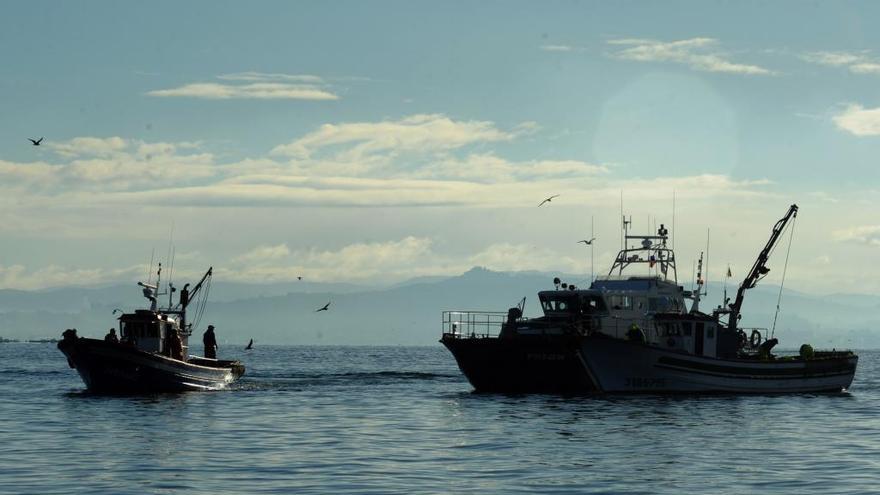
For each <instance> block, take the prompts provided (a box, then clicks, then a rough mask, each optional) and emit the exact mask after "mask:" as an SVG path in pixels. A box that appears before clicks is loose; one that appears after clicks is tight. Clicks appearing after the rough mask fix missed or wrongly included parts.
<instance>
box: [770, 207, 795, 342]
mask: <svg viewBox="0 0 880 495" xmlns="http://www.w3.org/2000/svg"><path fill="white" fill-rule="evenodd" d="M796 222H797V216H795V217H794V218H793V219H792V222H791V232H790V233H789V236H788V249H787V250H786V251H785V265H784V266H783V267H782V282H781V283H780V284H779V297H778V298H777V299H776V314H775V315H773V327H772V328H771V329H770V338H771V339H772V338H773V337H774V336H775V335H776V319H777V318H779V306H780V305H781V304H782V288H783V287H784V286H785V272H787V271H788V255H789V254H791V241H792V240H794V224H795V223H796Z"/></svg>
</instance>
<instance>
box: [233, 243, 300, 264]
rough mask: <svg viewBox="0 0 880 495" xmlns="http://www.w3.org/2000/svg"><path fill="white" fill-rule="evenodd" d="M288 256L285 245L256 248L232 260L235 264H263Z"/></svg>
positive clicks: (288, 252)
mask: <svg viewBox="0 0 880 495" xmlns="http://www.w3.org/2000/svg"><path fill="white" fill-rule="evenodd" d="M289 254H290V249H289V248H288V247H287V244H278V245H276V246H257V247H255V248H254V249H252V250H250V251H248V252H246V253H244V254H242V255H240V256H236V257H235V258H233V259H232V261H233V262H235V263H264V262H268V261H273V260H277V259H280V258H284V257H286V256H288V255H289Z"/></svg>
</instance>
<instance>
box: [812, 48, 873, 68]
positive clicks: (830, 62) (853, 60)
mask: <svg viewBox="0 0 880 495" xmlns="http://www.w3.org/2000/svg"><path fill="white" fill-rule="evenodd" d="M870 53H871V52H870V51H869V50H861V51H857V52H845V51H818V52H808V53H804V54H802V55H800V59H801V60H804V61H805V62H810V63H813V64H817V65H824V66H828V67H846V68H847V69H849V71H850V72H852V73H854V74H880V60H877V59H875V58H873V57H871V56H870Z"/></svg>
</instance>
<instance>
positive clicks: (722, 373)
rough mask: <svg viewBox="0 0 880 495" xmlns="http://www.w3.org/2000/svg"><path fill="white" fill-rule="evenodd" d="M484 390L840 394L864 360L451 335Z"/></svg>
mask: <svg viewBox="0 0 880 495" xmlns="http://www.w3.org/2000/svg"><path fill="white" fill-rule="evenodd" d="M441 342H442V343H443V344H444V345H445V346H446V347H447V348H448V349H449V350H450V352H452V354H453V355H454V356H455V359H456V361H457V362H458V365H459V368H460V369H461V370H462V372H463V373H464V375H465V376H466V377H467V378H468V380H469V381H470V383H471V385H473V387H474V389H475V390H477V391H481V392H482V391H485V392H574V393H737V394H749V393H750V394H775V393H799V392H839V391H841V390H844V389H846V388H848V387H849V385H850V384H851V383H852V380H853V377H854V375H855V370H856V365H857V363H858V356H855V355H853V354H852V353H849V352H836V353H824V354H822V353H820V354H819V355H818V357H816V358H814V359H809V360H804V359H800V358H787V359H774V360H759V359H718V358H710V357H702V356H694V355H690V354H685V353H681V352H676V351H671V350H666V349H663V348H661V347H658V346H652V345H647V344H642V343H636V342H631V341H626V340H620V339H614V338H608V337H602V336H590V337H570V336H560V337H541V338H511V339H500V338H484V339H469V338H445V337H444V339H443V340H441Z"/></svg>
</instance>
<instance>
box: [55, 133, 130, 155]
mask: <svg viewBox="0 0 880 495" xmlns="http://www.w3.org/2000/svg"><path fill="white" fill-rule="evenodd" d="M128 144H129V143H128V142H127V141H126V140H125V139H122V138H121V137H117V136H113V137H108V138H97V137H77V138H73V139H71V140H70V141H65V142H58V143H47V146H48V147H49V148H50V149H52V151H54V152H55V153H58V154H59V155H61V156H66V157H72V156H83V155H91V156H110V155H113V154H114V153H118V152H120V151H122V150H124V149H125V148H127V147H128Z"/></svg>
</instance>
